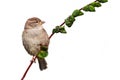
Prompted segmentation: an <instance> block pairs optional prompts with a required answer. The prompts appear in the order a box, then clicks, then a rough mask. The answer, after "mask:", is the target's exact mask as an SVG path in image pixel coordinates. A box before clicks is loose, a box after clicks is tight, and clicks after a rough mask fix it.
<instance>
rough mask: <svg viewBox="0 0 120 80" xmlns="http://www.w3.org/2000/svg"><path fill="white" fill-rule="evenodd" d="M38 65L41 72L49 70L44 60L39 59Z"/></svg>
mask: <svg viewBox="0 0 120 80" xmlns="http://www.w3.org/2000/svg"><path fill="white" fill-rule="evenodd" d="M38 63H39V68H40V70H44V69H46V68H47V62H46V60H45V59H44V58H38Z"/></svg>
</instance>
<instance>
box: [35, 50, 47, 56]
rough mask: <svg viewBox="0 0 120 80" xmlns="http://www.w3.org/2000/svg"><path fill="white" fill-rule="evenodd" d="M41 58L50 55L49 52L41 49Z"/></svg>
mask: <svg viewBox="0 0 120 80" xmlns="http://www.w3.org/2000/svg"><path fill="white" fill-rule="evenodd" d="M37 56H38V57H39V58H45V57H47V56H48V52H47V51H42V50H41V51H40V52H39V53H38V55H37Z"/></svg>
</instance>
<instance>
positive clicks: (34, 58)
mask: <svg viewBox="0 0 120 80" xmlns="http://www.w3.org/2000/svg"><path fill="white" fill-rule="evenodd" d="M36 58H37V55H36V56H33V58H32V60H31V62H30V64H29V66H28V68H27V69H26V71H25V73H24V75H23V77H22V78H21V80H24V78H25V76H26V74H27V72H28V71H29V69H30V67H31V66H32V64H33V62H35V60H36Z"/></svg>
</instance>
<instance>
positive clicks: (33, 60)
mask: <svg viewBox="0 0 120 80" xmlns="http://www.w3.org/2000/svg"><path fill="white" fill-rule="evenodd" d="M96 1H98V0H95V1H94V2H96ZM82 9H83V8H80V9H79V10H82ZM64 24H65V21H64V22H63V23H62V24H61V25H60V26H63V25H64ZM54 34H55V33H52V34H51V35H50V36H49V39H51V37H52V36H53V35H54ZM36 58H37V55H36V56H33V58H32V60H31V63H30V64H29V66H28V68H27V69H26V71H25V73H24V75H23V77H22V78H21V80H24V78H25V76H26V74H27V72H28V71H29V69H30V67H31V66H32V64H33V62H35V60H36Z"/></svg>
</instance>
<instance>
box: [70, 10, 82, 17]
mask: <svg viewBox="0 0 120 80" xmlns="http://www.w3.org/2000/svg"><path fill="white" fill-rule="evenodd" d="M83 14H84V13H83V12H81V11H80V10H78V9H76V10H74V11H73V13H72V16H73V17H77V16H81V15H83Z"/></svg>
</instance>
